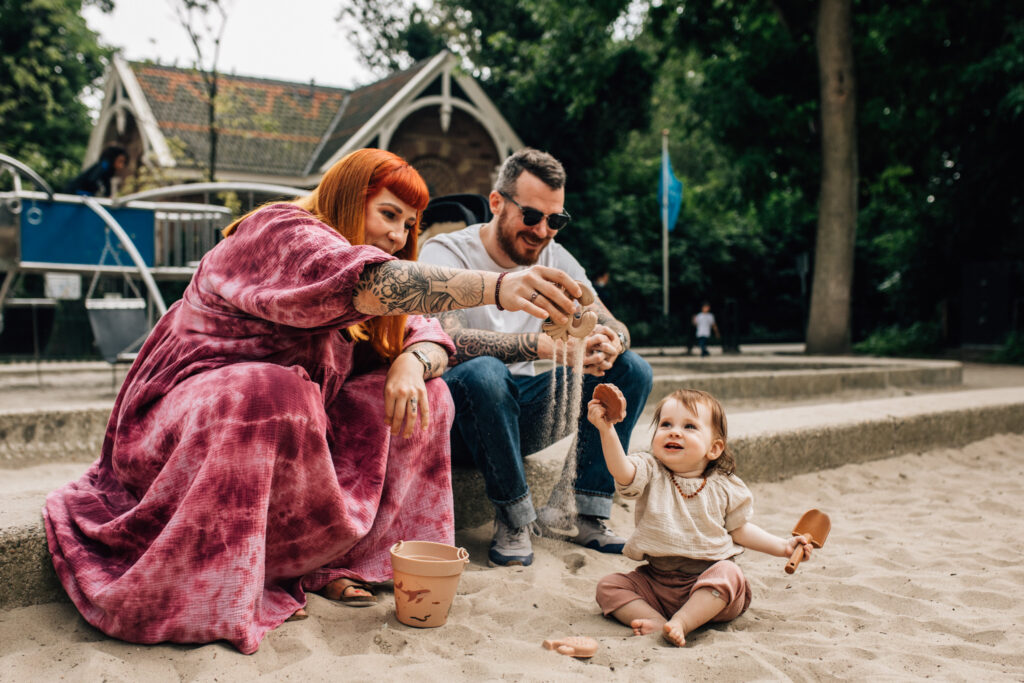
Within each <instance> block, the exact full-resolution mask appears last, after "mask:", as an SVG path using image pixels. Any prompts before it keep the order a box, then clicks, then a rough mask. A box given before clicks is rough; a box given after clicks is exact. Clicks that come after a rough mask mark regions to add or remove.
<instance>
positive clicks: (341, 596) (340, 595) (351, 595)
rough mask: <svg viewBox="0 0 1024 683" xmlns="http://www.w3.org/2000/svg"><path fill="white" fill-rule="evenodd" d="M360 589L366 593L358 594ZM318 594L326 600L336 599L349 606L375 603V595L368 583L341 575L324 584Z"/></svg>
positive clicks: (366, 605)
mask: <svg viewBox="0 0 1024 683" xmlns="http://www.w3.org/2000/svg"><path fill="white" fill-rule="evenodd" d="M358 591H362V592H363V593H366V595H358V594H357V592H358ZM320 594H321V595H323V596H324V597H325V598H327V599H328V600H337V601H338V602H340V603H343V604H345V605H348V606H349V607H369V606H370V605H376V604H377V596H376V595H374V594H373V588H371V587H370V584H368V583H365V582H363V581H358V580H356V579H351V578H349V577H347V576H343V577H342V578H340V579H335V580H334V581H331V582H330V583H328V584H327V585H326V586H324V587H323V588H322V589H321V591H320Z"/></svg>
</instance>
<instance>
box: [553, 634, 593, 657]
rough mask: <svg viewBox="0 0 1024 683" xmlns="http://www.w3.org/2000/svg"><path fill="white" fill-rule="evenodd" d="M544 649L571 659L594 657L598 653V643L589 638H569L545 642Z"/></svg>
mask: <svg viewBox="0 0 1024 683" xmlns="http://www.w3.org/2000/svg"><path fill="white" fill-rule="evenodd" d="M544 648H545V649H547V650H554V651H555V652H558V653H559V654H563V655H569V656H570V657H583V658H586V657H593V656H594V654H595V653H596V652H597V641H596V640H594V639H593V638H589V637H587V636H569V637H568V638H554V639H551V640H545V641H544Z"/></svg>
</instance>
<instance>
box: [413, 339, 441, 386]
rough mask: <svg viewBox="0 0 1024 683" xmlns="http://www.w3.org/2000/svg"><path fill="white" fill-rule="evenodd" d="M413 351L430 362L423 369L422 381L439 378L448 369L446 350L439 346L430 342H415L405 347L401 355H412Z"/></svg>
mask: <svg viewBox="0 0 1024 683" xmlns="http://www.w3.org/2000/svg"><path fill="white" fill-rule="evenodd" d="M413 351H420V352H421V353H423V355H425V356H426V357H427V360H428V361H429V362H430V365H429V366H425V367H424V369H423V379H425V380H426V379H433V378H435V377H440V376H441V375H443V374H444V371H445V370H447V369H448V349H446V348H445V347H443V346H441V345H440V344H435V343H434V342H430V341H423V342H416V343H415V344H411V345H409V346H407V347H406V348H405V350H404V351H402V353H412V352H413ZM421 362H422V361H421Z"/></svg>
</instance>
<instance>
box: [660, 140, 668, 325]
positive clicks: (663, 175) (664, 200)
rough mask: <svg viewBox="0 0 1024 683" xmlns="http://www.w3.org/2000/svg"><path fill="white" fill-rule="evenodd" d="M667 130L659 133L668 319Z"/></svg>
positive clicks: (664, 306) (664, 303) (663, 276)
mask: <svg viewBox="0 0 1024 683" xmlns="http://www.w3.org/2000/svg"><path fill="white" fill-rule="evenodd" d="M666 159H668V129H667V128H666V129H664V130H662V131H661V188H662V189H661V281H662V296H661V299H662V310H663V312H664V315H665V317H666V318H667V317H668V185H669V177H668V164H667V163H665V160H666Z"/></svg>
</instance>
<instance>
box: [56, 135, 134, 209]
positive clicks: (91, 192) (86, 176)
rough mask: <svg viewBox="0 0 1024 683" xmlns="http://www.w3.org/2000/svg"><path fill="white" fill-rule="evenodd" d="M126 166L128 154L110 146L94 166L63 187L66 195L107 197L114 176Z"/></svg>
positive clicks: (121, 149) (122, 148)
mask: <svg viewBox="0 0 1024 683" xmlns="http://www.w3.org/2000/svg"><path fill="white" fill-rule="evenodd" d="M127 165H128V152H127V151H125V149H124V147H118V146H117V145H112V146H110V147H107V148H106V149H105V150H103V153H102V154H100V159H99V161H97V162H96V163H95V164H93V165H92V166H90V167H89V168H87V169H85V170H84V171H82V172H81V173H79V174H78V175H77V176H75V178H74V179H73V180H72V181H70V182H69V183H68V184H67V185H65V186H64V188H63V190H62V191H63V192H65V193H66V194H80V195H86V196H98V197H109V196H110V195H111V191H112V189H113V188H112V182H113V179H114V177H115V176H117V175H118V174H120V173H121V172H123V171H124V168H125V166H127Z"/></svg>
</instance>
